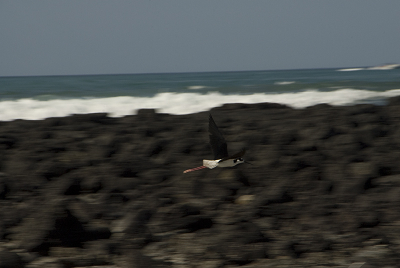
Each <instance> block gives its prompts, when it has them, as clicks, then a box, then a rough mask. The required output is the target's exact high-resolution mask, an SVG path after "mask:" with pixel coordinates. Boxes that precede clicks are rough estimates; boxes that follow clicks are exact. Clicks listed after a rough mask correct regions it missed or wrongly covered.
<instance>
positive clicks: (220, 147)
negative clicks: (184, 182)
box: [183, 114, 250, 173]
mask: <svg viewBox="0 0 400 268" xmlns="http://www.w3.org/2000/svg"><path fill="white" fill-rule="evenodd" d="M208 132H209V134H210V145H211V149H212V151H213V153H214V159H215V160H206V159H204V160H203V165H202V166H199V167H195V168H191V169H187V170H185V171H184V172H183V173H188V172H191V171H195V170H199V169H203V168H209V169H213V168H216V167H233V166H236V165H238V164H241V163H248V162H246V161H244V160H243V158H242V157H243V155H244V154H245V152H246V151H245V150H242V151H240V152H238V153H236V154H234V155H231V156H229V155H228V146H227V144H226V141H225V138H224V136H222V134H221V132H220V131H219V129H218V127H217V125H216V124H215V122H214V119H213V118H212V116H211V114H210V116H209V119H208ZM248 164H250V163H248Z"/></svg>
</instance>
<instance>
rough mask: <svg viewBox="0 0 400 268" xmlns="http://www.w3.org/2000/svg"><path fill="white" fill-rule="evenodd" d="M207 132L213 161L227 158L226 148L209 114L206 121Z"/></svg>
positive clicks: (222, 137)
mask: <svg viewBox="0 0 400 268" xmlns="http://www.w3.org/2000/svg"><path fill="white" fill-rule="evenodd" d="M208 132H209V133H210V145H211V149H212V151H213V153H214V159H221V158H225V157H227V156H228V146H227V145H226V141H225V139H224V136H222V134H221V132H220V131H219V129H218V127H217V125H216V124H215V122H214V119H213V118H212V116H211V114H210V117H209V120H208Z"/></svg>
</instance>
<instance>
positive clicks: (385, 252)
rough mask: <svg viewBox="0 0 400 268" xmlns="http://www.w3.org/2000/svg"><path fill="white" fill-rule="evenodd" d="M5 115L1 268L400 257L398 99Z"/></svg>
mask: <svg viewBox="0 0 400 268" xmlns="http://www.w3.org/2000/svg"><path fill="white" fill-rule="evenodd" d="M211 113H212V115H213V117H214V119H215V121H216V123H217V125H218V126H219V128H220V130H221V131H222V132H223V133H224V136H225V138H226V140H227V141H228V145H229V148H228V149H229V150H230V151H232V152H233V151H235V150H240V149H242V148H246V149H247V154H246V156H245V158H246V160H247V161H249V162H252V163H253V164H254V165H246V164H241V165H238V166H236V167H234V168H226V169H214V170H208V169H206V170H199V171H196V172H191V173H188V174H183V173H182V172H183V171H184V170H185V169H188V168H192V167H196V166H199V165H201V163H202V159H204V158H205V159H207V158H208V159H209V158H210V157H211V155H212V153H211V151H210V148H209V145H208V130H207V126H208V112H203V113H197V114H191V115H181V116H178V115H168V114H159V113H156V112H155V111H154V110H140V111H139V112H138V114H137V115H132V116H125V117H122V118H109V117H107V115H106V114H87V115H73V116H68V117H63V118H49V119H46V120H40V121H25V120H15V121H12V122H0V148H1V152H2V153H1V155H0V204H1V205H0V268H5V267H31V268H34V267H53V268H64V267H65V268H66V267H104V268H106V267H108V268H110V267H114V268H116V267H135V268H136V267H139V268H142V267H143V268H144V267H177V268H178V267H179V268H181V267H182V268H183V267H202V268H218V267H239V266H240V267H245V268H254V267H282V268H283V267H343V268H347V267H352V268H355V267H364V268H366V267H387V268H389V267H399V266H400V254H399V252H400V209H399V207H400V165H399V164H400V98H392V99H390V101H389V103H388V104H387V105H385V106H374V105H367V104H362V105H354V106H348V107H333V106H329V105H317V106H313V107H309V108H306V109H300V110H296V109H292V108H289V107H286V106H282V105H278V104H269V103H262V104H252V105H245V104H229V105H224V106H222V107H218V108H214V109H212V110H211Z"/></svg>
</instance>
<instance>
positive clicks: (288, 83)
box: [274, 81, 295, 86]
mask: <svg viewBox="0 0 400 268" xmlns="http://www.w3.org/2000/svg"><path fill="white" fill-rule="evenodd" d="M294 83H295V81H281V82H275V83H274V84H275V85H279V86H285V85H291V84H294Z"/></svg>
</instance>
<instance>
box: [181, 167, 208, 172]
mask: <svg viewBox="0 0 400 268" xmlns="http://www.w3.org/2000/svg"><path fill="white" fill-rule="evenodd" d="M203 168H207V167H206V166H200V167H195V168H191V169H187V170H185V171H184V172H183V173H188V172H191V171H196V170H199V169H203Z"/></svg>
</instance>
